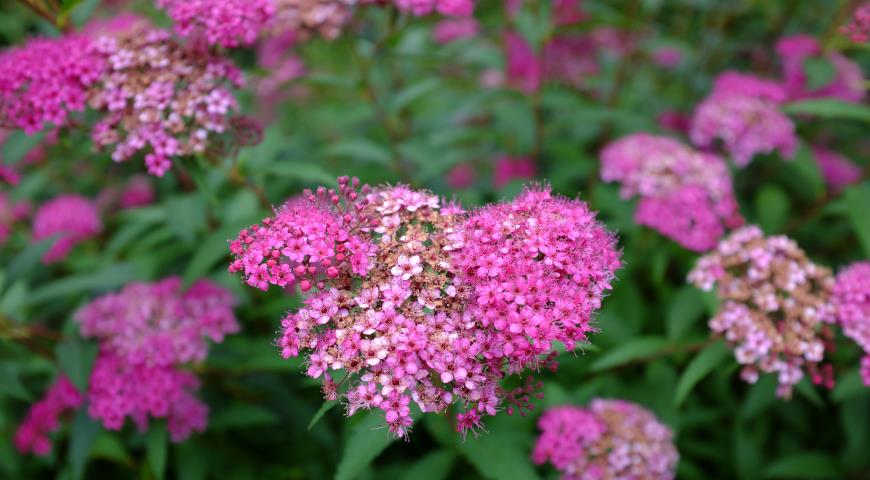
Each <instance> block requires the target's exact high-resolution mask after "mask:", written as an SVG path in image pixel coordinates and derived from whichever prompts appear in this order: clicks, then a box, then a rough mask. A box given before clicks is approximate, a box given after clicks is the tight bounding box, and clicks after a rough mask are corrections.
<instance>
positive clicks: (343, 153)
mask: <svg viewBox="0 0 870 480" xmlns="http://www.w3.org/2000/svg"><path fill="white" fill-rule="evenodd" d="M323 154H324V155H331V156H336V157H349V158H351V159H353V160H356V161H362V162H371V163H376V164H379V165H389V164H390V161H391V160H392V155H390V152H389V150H387V148H386V147H383V146H381V145H378V144H377V143H375V142H373V141H371V140H368V139H364V138H356V139H349V140H342V141H340V142H338V143H335V144H333V145H330V146H328V147H326V149H324V151H323Z"/></svg>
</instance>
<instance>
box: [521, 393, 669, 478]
mask: <svg viewBox="0 0 870 480" xmlns="http://www.w3.org/2000/svg"><path fill="white" fill-rule="evenodd" d="M538 428H539V429H540V430H541V435H540V436H539V437H538V439H537V441H536V443H535V449H534V452H533V453H532V459H533V460H534V461H535V462H536V463H538V464H543V463H546V462H550V463H551V464H553V466H554V467H555V468H556V469H557V470H559V472H561V473H562V478H563V479H565V480H618V479H628V478H631V479H648V480H672V479H673V478H675V477H676V467H677V462H678V461H679V453H678V452H677V449H676V447H675V446H674V441H673V433H672V432H671V430H670V428H668V427H667V426H666V425H664V424H662V423H661V422H659V421H658V419H656V417H655V415H653V413H652V412H650V411H649V410H647V409H645V408H643V407H641V406H639V405H636V404H634V403H631V402H628V401H625V400H604V399H595V400H592V402H591V403H590V405H589V407H588V408H582V407H575V406H563V407H554V408H551V409H549V410H547V411H546V412H544V415H543V416H541V418H540V419H539V420H538Z"/></svg>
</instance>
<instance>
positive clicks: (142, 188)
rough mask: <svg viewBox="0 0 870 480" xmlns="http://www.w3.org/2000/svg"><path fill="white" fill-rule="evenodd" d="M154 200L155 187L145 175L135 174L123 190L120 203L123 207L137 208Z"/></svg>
mask: <svg viewBox="0 0 870 480" xmlns="http://www.w3.org/2000/svg"><path fill="white" fill-rule="evenodd" d="M152 202H154V187H153V186H152V185H151V181H150V180H148V179H147V178H145V177H143V176H139V175H137V176H134V177H133V178H131V179H130V181H129V182H127V185H125V186H124V189H123V190H121V195H120V198H119V199H118V205H119V206H120V207H121V208H136V207H142V206H145V205H149V204H151V203H152Z"/></svg>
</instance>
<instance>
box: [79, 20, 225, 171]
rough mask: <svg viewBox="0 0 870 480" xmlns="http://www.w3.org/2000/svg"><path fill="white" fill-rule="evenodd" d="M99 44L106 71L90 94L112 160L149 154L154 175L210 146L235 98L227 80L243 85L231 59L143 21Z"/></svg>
mask: <svg viewBox="0 0 870 480" xmlns="http://www.w3.org/2000/svg"><path fill="white" fill-rule="evenodd" d="M95 48H96V50H97V52H99V55H100V56H101V57H102V58H103V59H104V61H105V62H106V64H107V68H106V71H105V73H104V75H103V76H102V77H101V78H100V79H99V81H98V82H97V83H96V84H95V85H94V88H93V89H92V90H91V94H90V99H89V103H90V106H91V107H93V108H95V109H98V110H101V113H103V117H102V118H101V120H100V121H99V122H97V124H96V125H94V128H93V132H92V137H93V139H94V142H95V143H96V144H97V145H98V146H99V147H109V146H113V147H112V148H113V150H112V159H113V160H115V161H117V162H121V161H124V160H127V159H129V158H130V157H132V156H133V155H134V154H136V153H137V152H140V151H141V152H145V165H146V166H147V167H148V172H149V173H151V174H153V175H157V176H162V175H163V174H164V173H166V171H167V170H169V168H170V167H171V166H172V164H171V161H170V159H171V158H172V157H175V156H179V155H189V154H192V153H195V152H202V151H204V150H205V148H206V146H207V142H208V139H209V136H210V135H214V134H216V133H221V132H223V131H224V130H225V129H226V127H227V122H228V120H227V117H228V114H229V113H230V112H231V111H232V110H233V109H234V108H235V106H236V102H235V99H234V98H233V96H232V94H231V93H230V92H229V90H227V88H226V86H225V84H227V83H231V84H233V85H236V86H239V85H241V74H240V72H239V71H238V70H237V69H236V68H235V67H234V66H233V65H232V64H231V63H229V62H228V61H227V60H225V59H222V58H219V57H216V56H213V55H211V54H209V53H207V52H204V51H197V50H193V49H191V48H189V47H184V46H182V45H180V44H178V43H176V42H175V41H173V40H172V39H171V37H170V35H169V32H167V31H164V30H158V29H154V28H150V27H148V26H145V25H137V26H136V27H135V28H132V29H131V30H129V31H127V32H125V33H124V34H120V35H118V36H104V37H100V38H99V39H98V40H97V42H96V45H95Z"/></svg>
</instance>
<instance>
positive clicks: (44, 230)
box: [33, 195, 103, 263]
mask: <svg viewBox="0 0 870 480" xmlns="http://www.w3.org/2000/svg"><path fill="white" fill-rule="evenodd" d="M102 229H103V223H102V221H101V220H100V213H99V212H98V211H97V207H96V205H94V203H93V202H92V201H90V200H88V199H86V198H84V197H81V196H79V195H62V196H59V197H56V198H54V199H52V200H49V201H48V202H46V203H44V204H42V206H40V207H39V210H37V212H36V217H35V218H34V219H33V240H34V241H35V242H38V241H40V240H43V239H46V238H48V237H51V236H53V235H57V236H58V238H57V240H56V241H55V242H54V245H53V246H52V247H51V248H50V249H49V250H48V251H47V252H45V255H43V257H42V261H43V263H54V262H57V261H59V260H62V259H64V258H65V257H66V256H67V255H68V254H69V252H70V250H72V249H73V247H75V246H76V245H77V244H78V243H80V242H81V241H83V240H85V239H88V238H90V237H92V236H94V235H96V234H98V233H100V231H101V230H102Z"/></svg>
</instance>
